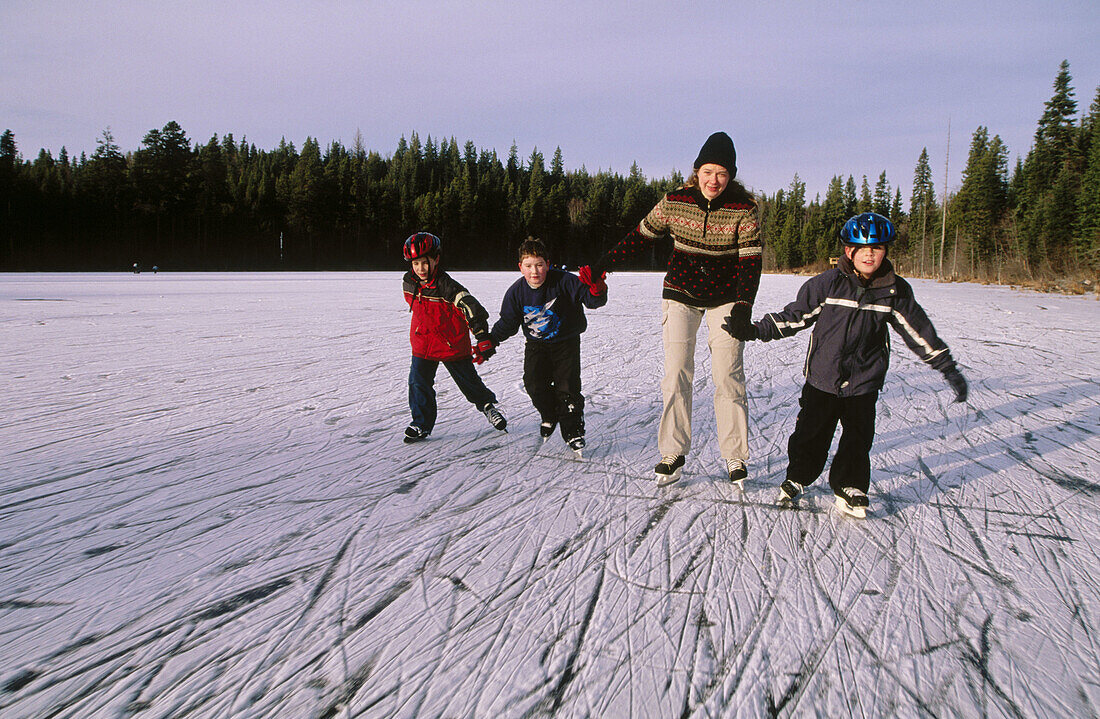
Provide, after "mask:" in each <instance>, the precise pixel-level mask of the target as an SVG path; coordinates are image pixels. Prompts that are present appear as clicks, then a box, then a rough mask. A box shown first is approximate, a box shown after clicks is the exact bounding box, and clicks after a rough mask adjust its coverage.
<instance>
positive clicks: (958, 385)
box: [943, 367, 969, 402]
mask: <svg viewBox="0 0 1100 719" xmlns="http://www.w3.org/2000/svg"><path fill="white" fill-rule="evenodd" d="M943 377H944V379H946V380H947V384H949V385H951V389H952V390H954V391H955V401H956V402H965V401H966V397H967V395H968V394H969V389H968V387H967V384H966V377H963V376H962V372H960V371H959V370H958V368H957V367H952V368H951V369H949V370H947V371H946V372H944V373H943Z"/></svg>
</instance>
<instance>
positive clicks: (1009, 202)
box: [0, 62, 1100, 281]
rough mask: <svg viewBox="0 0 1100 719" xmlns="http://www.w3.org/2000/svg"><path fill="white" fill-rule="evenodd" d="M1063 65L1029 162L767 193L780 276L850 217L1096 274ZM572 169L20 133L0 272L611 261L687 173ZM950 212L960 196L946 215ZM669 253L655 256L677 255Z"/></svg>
mask: <svg viewBox="0 0 1100 719" xmlns="http://www.w3.org/2000/svg"><path fill="white" fill-rule="evenodd" d="M1076 116H1077V103H1076V101H1075V100H1074V90H1073V88H1072V85H1071V78H1070V74H1069V65H1068V63H1065V62H1063V63H1062V66H1061V68H1060V69H1059V72H1058V74H1057V77H1056V79H1055V82H1054V95H1053V97H1052V98H1051V100H1050V101H1049V102H1047V103H1046V107H1045V111H1044V112H1043V114H1042V117H1041V118H1040V120H1039V124H1038V129H1037V130H1036V133H1035V141H1034V145H1033V147H1032V148H1031V150H1030V151H1029V152H1028V154H1027V156H1026V158H1024V159H1021V160H1019V161H1018V162H1017V163H1016V166H1015V167H1014V168H1013V169H1012V171H1011V173H1010V172H1009V168H1008V148H1007V147H1006V146H1005V145H1004V143H1003V142H1002V141H1001V139H1000V137H999V136H997V135H993V136H992V137H991V136H990V134H989V130H988V129H987V128H986V127H979V128H977V130H975V131H974V133H973V136H972V139H971V143H970V150H969V155H968V157H967V160H966V169H965V171H964V173H963V178H964V179H963V183H962V186H961V187H960V188H959V189H958V191H957V192H954V193H950V194H948V195H947V197H946V198H945V197H944V195H943V192H942V191H940V192H937V190H936V186H935V183H934V181H933V170H932V165H931V163H930V159H929V156H928V152H927V149H925V150H922V151H921V153H920V155H919V157H918V159H917V163H916V168H915V171H914V176H913V185H912V193H911V195H910V197H909V198H907V199H908V203H907V204H908V210H906V209H905V204H906V203H905V202H904V201H903V198H902V196H901V191H900V189H895V188H892V187H891V185H890V183H889V181H888V179H887V177H886V173H885V172H883V173H882V174H881V175H880V176H879V177H878V180H877V182H876V183H875V185H874V187H873V188H872V187H871V186H870V184H869V182H868V180H867V178H866V176H864V177H863V178H862V182H861V183H860V185H859V186H858V187H857V185H856V182H855V179H854V178H853V177H852V176H851V175H849V176H848V177H847V179H846V180H845V179H843V178H842V176H841V175H836V176H834V177H833V178H832V180H831V182H830V183H829V186H828V189H827V191H826V193H825V197H824V198H821V197H820V196H818V197H815V198H814V199H813V200H812V201H810V202H809V203H807V198H806V196H805V195H806V186H805V183H803V182H802V181H801V180H800V179H799V177H798V175H795V177H794V179H793V181H792V182H791V185H790V186H789V187H788V188H785V189H782V190H779V191H777V192H775V193H774V194H773V195H768V194H767V193H763V194H760V195H759V199H760V200H761V216H762V220H763V232H764V238H765V248H766V249H765V267H766V268H767V269H789V268H796V267H803V266H814V265H821V264H823V263H824V262H826V261H827V260H828V258H829V257H831V256H835V255H836V254H837V236H838V232H839V229H840V227H841V225H842V224H843V222H844V220H845V219H847V218H848V217H850V216H851V215H853V214H855V213H857V212H862V211H868V210H872V211H875V212H879V213H880V214H883V215H887V216H889V217H891V218H892V219H893V220H894V221H895V222H896V223H897V225H898V226H899V230H900V237H899V241H898V244H897V246H896V247H895V249H894V250H893V256H894V258H895V262H897V263H898V264H900V265H901V266H902V267H903V268H904V270H905V272H907V273H909V274H914V275H935V276H956V277H957V276H964V277H975V278H988V279H993V280H996V281H1009V280H1019V279H1021V278H1029V277H1031V278H1035V277H1041V276H1066V275H1070V274H1072V275H1079V274H1081V273H1082V272H1084V273H1093V274H1094V273H1095V272H1096V271H1097V270H1098V269H1100V138H1098V137H1097V133H1098V132H1100V130H1098V128H1100V122H1098V121H1100V88H1098V89H1097V94H1096V99H1095V100H1094V101H1093V103H1092V106H1091V108H1090V110H1089V111H1088V113H1086V114H1084V115H1083V116H1082V117H1081V119H1080V120H1079V121H1078V120H1077V119H1076ZM683 180H684V178H683V177H682V176H680V175H679V174H678V173H677V174H674V175H673V176H672V177H669V178H664V179H659V180H647V179H646V178H645V177H644V176H643V175H642V173H641V172H640V171H639V169H638V167H637V165H636V164H635V165H634V166H633V167H631V169H630V172H629V174H628V175H627V176H625V177H624V176H623V175H620V174H618V173H613V172H598V173H595V174H590V173H589V172H588V171H587V170H586V169H584V168H583V167H582V168H581V169H580V170H574V171H569V172H567V171H566V170H565V169H564V164H563V159H562V152H561V149H560V147H559V148H557V149H556V150H555V152H554V154H553V157H552V158H551V160H550V163H549V166H548V167H547V164H546V161H545V159H544V157H543V155H542V153H540V152H539V151H538V150H537V149H535V150H534V151H533V152H532V153H531V155H530V156H529V157H527V158H525V159H522V160H521V159H520V158H519V157H518V154H517V150H516V147H515V146H514V145H513V146H512V148H511V151H510V153H509V155H508V157H507V158H506V159H504V160H503V161H502V160H501V159H500V158H499V157H498V156H497V153H496V152H495V151H493V150H484V149H479V148H477V147H475V146H474V144H473V143H472V142H466V143H465V145H464V146H462V147H461V148H460V147H459V145H458V144H457V142H456V141H455V139H454V138H453V137H452V138H450V139H446V140H441V141H439V142H434V141H433V140H432V138H431V137H430V136H429V137H428V138H427V139H426V140H424V141H423V142H422V141H421V139H420V138H419V136H418V135H417V134H416V133H413V134H412V135H411V136H410V138H409V139H408V140H406V139H405V138H401V140H400V142H399V143H398V145H397V148H396V149H395V150H394V152H393V154H392V155H391V156H388V157H383V156H382V155H380V154H379V153H378V152H376V151H373V150H367V149H366V148H364V146H363V142H362V139H361V138H359V137H357V138H356V141H355V143H354V144H353V146H352V147H351V148H346V147H344V146H343V145H342V144H340V143H339V142H333V143H332V144H330V145H329V146H328V147H326V148H324V149H322V148H321V147H320V145H319V143H318V142H317V141H316V140H314V139H312V138H307V139H306V141H305V142H304V144H303V145H302V148H301V150H300V151H299V150H298V149H297V148H295V146H294V145H293V144H292V143H288V142H286V141H285V140H284V141H283V142H280V144H279V146H278V147H277V148H275V149H274V150H262V149H258V148H257V147H256V146H255V145H254V144H249V143H248V142H247V141H246V140H243V139H242V140H241V141H239V142H238V141H237V140H236V139H235V138H234V137H233V136H232V135H225V136H224V137H221V138H219V137H217V136H214V137H212V138H210V140H209V141H207V142H206V143H205V144H201V143H192V141H191V140H190V139H189V138H188V137H187V135H186V133H185V131H184V130H183V128H181V127H180V126H179V125H178V124H177V123H175V122H169V123H168V124H166V125H165V126H164V127H163V128H161V129H156V130H151V131H150V132H149V133H147V134H146V136H145V137H144V138H143V140H142V145H141V147H140V148H139V149H137V150H135V151H131V152H127V153H123V151H122V149H121V148H120V147H119V146H118V145H117V144H116V142H115V141H114V138H113V137H112V135H111V132H110V129H107V130H105V131H104V132H103V135H102V136H101V138H100V139H99V140H98V141H97V146H96V149H95V151H94V152H93V153H92V155H91V157H87V156H85V155H84V154H81V156H80V157H79V158H72V157H70V156H69V155H68V153H67V151H66V150H65V148H62V149H61V151H60V153H59V154H58V156H57V157H56V158H55V157H53V156H52V154H51V153H50V152H48V151H46V150H41V151H40V152H39V153H38V156H37V157H36V158H35V159H34V160H24V159H23V158H22V156H21V155H20V153H19V151H18V147H17V145H16V138H15V137H14V135H13V134H12V132H11V131H10V130H9V131H5V132H4V133H3V135H2V136H0V270H5V271H13V270H15V271H23V270H114V269H120V268H127V267H130V266H131V265H132V264H133V263H135V262H136V263H139V264H140V265H141V266H142V267H145V268H148V267H151V266H153V265H157V266H159V267H160V268H162V269H168V270H199V269H207V270H243V269H252V270H255V269H261V270H262V269H383V268H385V269H389V268H395V267H400V266H401V265H402V262H401V260H400V245H401V242H402V241H403V239H404V238H405V237H406V236H407V235H408V234H409V233H411V232H413V231H415V230H417V229H428V230H431V231H433V232H436V233H438V234H440V235H441V236H442V237H443V238H444V241H445V253H446V255H447V258H448V263H449V264H450V266H452V267H454V268H460V269H499V268H510V267H513V266H514V262H515V259H514V256H513V255H514V248H515V246H516V245H517V244H518V243H519V242H520V241H521V240H522V239H523V238H525V237H527V236H528V235H533V236H537V237H542V238H543V239H545V240H547V241H548V242H549V244H550V246H551V248H552V250H553V252H554V255H555V257H554V259H555V261H557V262H561V263H564V264H567V265H571V266H575V265H578V264H582V263H585V262H590V261H592V260H594V259H596V258H597V257H598V256H599V254H600V253H601V252H602V251H603V250H604V249H605V248H606V247H607V246H608V244H609V243H611V242H614V241H616V240H617V239H618V238H620V237H622V235H624V234H625V233H626V232H627V231H628V230H629V229H630V228H631V227H633V226H634V225H635V224H636V223H637V222H638V221H639V220H640V219H641V218H642V217H643V216H644V215H645V213H646V212H647V211H648V210H649V209H650V208H651V207H652V206H653V205H654V204H655V203H656V202H657V200H658V199H659V197H660V196H661V194H662V193H663V192H665V191H667V190H668V189H670V188H672V187H675V186H678V185H680V184H682V183H683ZM945 204H946V207H945ZM666 252H667V246H655V247H654V250H653V252H652V253H651V254H650V256H649V257H648V258H644V259H642V260H640V261H639V263H638V265H637V266H638V267H650V268H655V269H656V268H659V267H661V266H662V264H663V261H664V257H665V254H666Z"/></svg>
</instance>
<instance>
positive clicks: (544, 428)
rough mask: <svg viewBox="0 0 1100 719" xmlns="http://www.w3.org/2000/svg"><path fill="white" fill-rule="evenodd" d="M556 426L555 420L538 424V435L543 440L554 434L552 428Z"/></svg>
mask: <svg viewBox="0 0 1100 719" xmlns="http://www.w3.org/2000/svg"><path fill="white" fill-rule="evenodd" d="M557 426H558V423H557V422H543V423H542V424H540V425H539V436H540V437H542V441H543V442H545V441H546V440H548V439H550V438H551V437H553V436H554V429H555V428H556V427H557Z"/></svg>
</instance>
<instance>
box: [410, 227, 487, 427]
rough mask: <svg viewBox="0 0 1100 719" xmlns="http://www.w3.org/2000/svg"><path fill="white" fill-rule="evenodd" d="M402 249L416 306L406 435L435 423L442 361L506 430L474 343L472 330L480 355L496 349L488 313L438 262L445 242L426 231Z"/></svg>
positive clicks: (412, 304) (468, 396) (475, 401)
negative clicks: (409, 420) (479, 367)
mask: <svg viewBox="0 0 1100 719" xmlns="http://www.w3.org/2000/svg"><path fill="white" fill-rule="evenodd" d="M403 254H404V255H405V259H406V260H407V261H408V262H409V263H411V267H412V269H411V270H410V271H409V272H406V273H405V276H404V278H402V282H401V284H402V289H403V290H404V293H405V301H406V302H408V303H409V310H410V311H411V312H412V326H411V327H410V328H409V341H410V343H411V344H412V368H411V369H410V370H409V408H410V409H411V410H412V424H410V425H409V426H408V427H406V428H405V441H406V442H408V443H412V442H419V441H420V440H422V439H427V437H428V435H430V434H431V433H432V429H434V428H435V420H436V413H437V405H436V399H435V373H436V370H437V369H439V363H440V362H442V363H443V366H444V367H446V368H447V371H448V372H450V373H451V377H452V378H454V381H455V384H457V385H458V389H459V390H461V392H462V394H463V395H464V396H465V397H466V399H468V400H470V401H471V402H472V403H473V404H474V406H475V407H477V409H478V411H479V412H481V413H482V414H484V415H485V417H486V419H488V420H489V423H490V424H491V425H493V427H494V428H496V429H499V430H503V429H504V428H505V427H506V426H507V425H508V422H507V420H506V419H505V418H504V415H503V414H501V413H500V410H498V409H497V408H496V401H497V398H496V395H494V394H493V393H492V392H491V391H490V390H489V388H488V387H486V386H485V383H484V382H482V381H481V377H479V376H478V374H477V370H476V369H475V368H474V363H473V359H472V358H473V352H472V351H471V346H470V332H471V331H472V332H473V334H474V337H475V338H477V340H478V342H479V345H481V346H484V349H482V352H481V354H482V356H488V355H491V354H492V352H493V350H492V346H491V342H490V340H489V313H488V312H486V311H485V308H484V307H482V306H481V304H480V303H479V302H478V301H477V300H476V299H474V296H473V295H471V294H470V293H469V292H467V291H466V288H465V287H463V286H462V285H460V284H459V283H458V282H456V281H455V280H454V279H453V278H452V277H451V276H450V275H448V274H447V273H446V272H444V271H443V270H442V269H441V268H440V266H439V263H440V260H441V254H442V243H441V242H440V240H439V238H438V237H436V236H435V235H433V234H431V233H428V232H417V233H416V234H413V235H410V236H409V238H408V239H406V240H405V247H404V250H403Z"/></svg>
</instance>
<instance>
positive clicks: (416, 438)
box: [405, 424, 430, 444]
mask: <svg viewBox="0 0 1100 719" xmlns="http://www.w3.org/2000/svg"><path fill="white" fill-rule="evenodd" d="M429 434H430V432H425V431H424V430H422V429H420V428H419V427H417V426H416V425H415V424H410V425H409V426H408V427H406V428H405V444H413V443H414V442H421V441H423V440H425V439H427V438H428V435H429Z"/></svg>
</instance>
